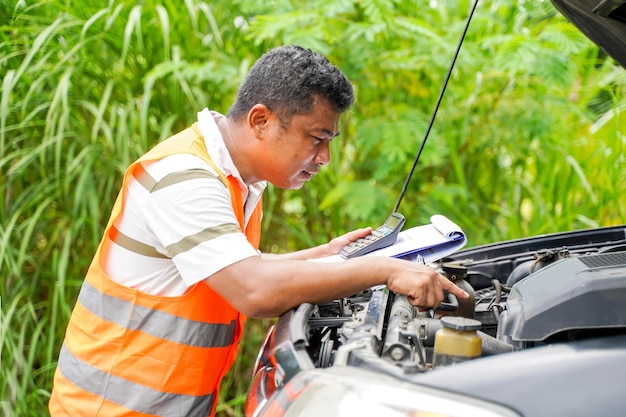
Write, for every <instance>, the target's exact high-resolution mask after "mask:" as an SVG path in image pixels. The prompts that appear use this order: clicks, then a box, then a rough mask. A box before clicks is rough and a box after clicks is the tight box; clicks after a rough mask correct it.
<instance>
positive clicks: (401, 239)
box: [312, 214, 467, 263]
mask: <svg viewBox="0 0 626 417" xmlns="http://www.w3.org/2000/svg"><path fill="white" fill-rule="evenodd" d="M466 244H467V238H466V236H465V233H463V230H461V228H460V227H459V226H458V225H457V224H456V223H454V222H453V221H451V220H450V219H448V218H447V217H445V216H443V215H441V214H436V215H434V216H432V217H431V218H430V224H425V225H422V226H416V227H412V228H410V229H407V230H404V231H402V232H400V233H399V234H398V239H397V240H396V243H394V244H393V245H391V246H388V247H386V248H382V249H378V250H376V251H374V252H370V253H368V254H366V255H363V256H364V257H367V256H387V257H392V258H403V259H408V260H414V259H415V257H416V256H417V254H418V253H419V254H421V255H422V256H423V257H424V261H425V262H426V263H429V262H434V261H438V260H439V259H442V258H445V257H446V256H448V255H451V254H453V253H455V252H457V251H459V250H460V249H461V248H463V247H464V246H465V245H466ZM312 261H314V262H341V261H345V259H344V258H343V257H342V256H341V255H333V256H327V257H324V258H317V259H312Z"/></svg>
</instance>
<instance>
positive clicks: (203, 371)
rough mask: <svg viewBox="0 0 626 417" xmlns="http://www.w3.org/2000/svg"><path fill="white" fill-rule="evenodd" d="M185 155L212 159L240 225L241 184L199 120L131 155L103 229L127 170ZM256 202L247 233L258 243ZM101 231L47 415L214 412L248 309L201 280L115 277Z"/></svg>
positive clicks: (119, 204) (118, 206) (118, 205)
mask: <svg viewBox="0 0 626 417" xmlns="http://www.w3.org/2000/svg"><path fill="white" fill-rule="evenodd" d="M178 153H190V154H193V155H196V156H198V157H200V158H202V159H203V160H204V161H206V162H208V163H209V164H211V165H212V166H213V167H214V168H215V169H216V170H217V172H218V174H219V176H220V178H221V180H222V181H223V182H224V184H226V186H227V187H228V189H229V191H230V195H231V201H232V204H233V209H234V211H235V215H236V217H237V219H238V221H239V226H240V227H241V229H242V230H243V229H244V209H243V203H242V196H241V190H240V188H239V184H238V182H237V180H236V179H235V178H233V177H232V176H229V177H228V178H226V177H225V176H224V174H223V173H222V172H221V171H220V170H219V169H217V167H215V164H214V163H213V161H211V158H210V157H209V154H208V152H207V150H206V148H205V145H204V140H203V138H202V136H201V135H200V133H199V131H198V130H197V127H196V126H195V125H194V126H192V127H191V128H188V129H185V130H183V131H182V132H180V133H178V134H176V135H175V136H173V137H171V138H170V139H168V140H166V141H164V142H162V143H160V144H158V145H157V146H156V147H154V148H153V149H152V150H151V151H149V152H148V153H147V154H146V155H144V156H143V157H141V158H140V159H139V160H137V161H135V162H134V163H133V164H132V165H131V166H130V167H129V169H128V170H127V171H126V174H125V176H124V182H123V184H122V191H121V192H120V194H119V195H118V198H117V200H116V202H115V205H114V207H113V211H112V213H111V217H110V219H109V223H108V225H107V228H106V230H105V234H104V236H107V234H108V233H109V231H110V230H111V227H112V225H113V223H114V221H115V219H116V218H117V216H118V215H119V214H120V213H121V211H122V208H123V206H124V194H125V192H124V190H125V189H126V186H127V183H128V178H129V176H130V175H133V176H135V177H136V178H139V177H141V176H142V175H146V172H145V171H143V167H142V165H141V162H147V161H155V160H159V159H162V158H164V157H165V156H168V155H173V154H178ZM261 212H262V209H261V202H259V204H258V205H257V207H256V208H255V210H254V212H253V215H252V217H251V219H250V220H249V222H248V226H247V228H246V230H245V234H246V236H247V238H248V241H250V243H251V244H252V245H253V246H254V247H255V248H258V245H259V240H260V235H261V233H260V230H261ZM103 242H104V238H103V239H102V241H101V242H100V246H99V247H98V250H97V252H96V255H95V256H94V259H93V261H92V263H91V266H90V268H89V271H88V272H87V276H86V278H85V282H84V284H83V286H82V288H81V290H80V293H79V296H78V301H77V303H76V306H75V307H74V310H73V312H72V316H71V317H70V321H69V324H68V327H67V332H66V335H65V341H64V343H63V346H62V347H61V353H60V355H59V363H58V367H57V370H56V372H55V376H54V389H53V391H52V396H51V398H50V403H49V410H50V414H51V415H52V416H65V415H67V416H107V417H109V416H176V417H181V416H203V417H205V416H212V415H213V414H214V412H215V406H216V402H217V398H218V392H219V384H220V381H221V379H222V378H223V377H224V375H225V374H226V373H227V372H228V370H229V369H230V367H231V366H232V364H233V362H234V360H235V357H236V355H237V351H238V343H239V340H240V338H241V334H242V332H243V327H244V323H245V320H246V317H245V316H244V315H243V314H241V313H240V312H238V311H237V310H236V309H235V308H234V307H232V306H231V305H230V304H229V303H228V301H226V300H225V299H224V298H222V297H221V296H220V295H219V294H218V293H216V292H215V291H213V289H211V287H209V286H208V285H207V284H206V283H205V282H203V281H201V282H199V283H197V284H196V285H194V286H193V287H191V288H190V289H189V291H187V292H186V293H185V294H183V295H181V296H177V297H166V296H156V295H150V294H145V293H142V292H140V291H137V290H135V289H132V288H128V287H126V286H123V285H120V284H118V283H116V282H115V281H113V280H112V279H111V278H110V277H108V276H107V275H106V274H105V273H104V271H103V269H102V267H101V262H103V259H105V258H104V257H103V254H102V248H103Z"/></svg>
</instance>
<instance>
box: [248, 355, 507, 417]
mask: <svg viewBox="0 0 626 417" xmlns="http://www.w3.org/2000/svg"><path fill="white" fill-rule="evenodd" d="M259 416H272V417H274V416H283V417H319V416H326V417H354V416H361V417H368V416H376V417H472V416H477V417H478V416H480V417H519V414H517V413H516V412H514V411H513V410H511V409H508V408H505V407H502V406H500V405H497V404H493V403H490V402H487V401H483V400H480V399H476V398H471V397H466V396H462V395H458V394H454V393H450V392H447V391H442V390H439V389H433V388H429V387H424V386H420V385H416V384H412V383H409V382H403V381H399V380H397V379H394V378H391V377H389V376H387V375H381V374H374V373H372V372H369V371H367V370H362V369H358V368H354V367H349V366H347V367H337V368H327V369H323V370H318V369H316V370H310V371H305V372H301V373H299V374H298V375H296V376H295V377H294V378H293V379H291V380H290V381H289V383H287V384H286V385H285V386H284V387H283V388H282V389H280V390H278V391H277V392H276V393H275V395H274V396H273V397H272V398H271V400H270V401H269V402H268V404H267V407H266V408H265V409H264V411H263V412H261V413H260V414H259Z"/></svg>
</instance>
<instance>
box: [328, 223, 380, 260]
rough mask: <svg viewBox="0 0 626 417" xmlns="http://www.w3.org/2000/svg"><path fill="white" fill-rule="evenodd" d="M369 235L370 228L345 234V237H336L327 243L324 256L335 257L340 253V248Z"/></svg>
mask: <svg viewBox="0 0 626 417" xmlns="http://www.w3.org/2000/svg"><path fill="white" fill-rule="evenodd" d="M370 233H372V228H371V227H365V228H362V229H357V230H353V231H351V232H348V233H346V234H345V235H341V236H337V237H336V238H334V239H333V240H331V241H330V242H328V244H327V245H328V250H327V253H326V255H325V256H330V255H337V254H338V253H339V252H340V251H341V248H343V247H344V246H346V245H348V244H350V243H352V242H354V241H355V240H358V239H360V238H362V237H365V236H367V235H369V234H370Z"/></svg>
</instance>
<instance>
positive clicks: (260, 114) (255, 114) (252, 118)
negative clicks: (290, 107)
mask: <svg viewBox="0 0 626 417" xmlns="http://www.w3.org/2000/svg"><path fill="white" fill-rule="evenodd" d="M271 115H272V112H271V111H270V109H269V108H268V107H267V106H266V105H264V104H255V105H254V106H252V108H251V109H250V111H249V112H248V127H249V128H250V130H252V132H253V133H254V136H256V138H257V139H263V137H264V136H265V132H267V130H268V129H269V125H270V118H271Z"/></svg>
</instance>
